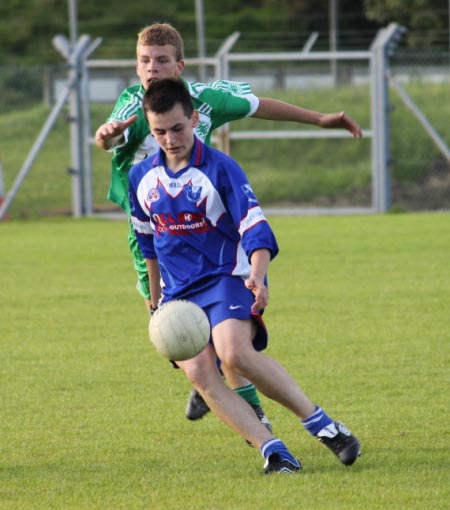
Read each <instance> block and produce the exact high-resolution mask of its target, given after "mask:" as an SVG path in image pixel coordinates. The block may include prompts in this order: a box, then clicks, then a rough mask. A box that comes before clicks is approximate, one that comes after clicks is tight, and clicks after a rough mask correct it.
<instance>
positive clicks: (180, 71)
mask: <svg viewBox="0 0 450 510" xmlns="http://www.w3.org/2000/svg"><path fill="white" fill-rule="evenodd" d="M183 71H184V60H178V61H177V67H176V73H177V76H180V74H183Z"/></svg>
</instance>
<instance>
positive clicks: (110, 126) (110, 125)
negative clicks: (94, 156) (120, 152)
mask: <svg viewBox="0 0 450 510" xmlns="http://www.w3.org/2000/svg"><path fill="white" fill-rule="evenodd" d="M137 118H138V116H137V115H132V116H131V117H129V118H128V119H127V120H124V121H120V120H113V121H112V122H106V124H102V125H101V126H100V127H99V128H98V129H97V131H96V132H95V145H97V147H99V148H100V149H104V150H108V149H110V148H111V147H112V146H113V145H114V144H115V143H117V141H118V139H120V137H121V136H122V135H123V133H124V131H125V130H126V129H127V127H128V126H130V125H131V124H133V122H135V121H136V119H137Z"/></svg>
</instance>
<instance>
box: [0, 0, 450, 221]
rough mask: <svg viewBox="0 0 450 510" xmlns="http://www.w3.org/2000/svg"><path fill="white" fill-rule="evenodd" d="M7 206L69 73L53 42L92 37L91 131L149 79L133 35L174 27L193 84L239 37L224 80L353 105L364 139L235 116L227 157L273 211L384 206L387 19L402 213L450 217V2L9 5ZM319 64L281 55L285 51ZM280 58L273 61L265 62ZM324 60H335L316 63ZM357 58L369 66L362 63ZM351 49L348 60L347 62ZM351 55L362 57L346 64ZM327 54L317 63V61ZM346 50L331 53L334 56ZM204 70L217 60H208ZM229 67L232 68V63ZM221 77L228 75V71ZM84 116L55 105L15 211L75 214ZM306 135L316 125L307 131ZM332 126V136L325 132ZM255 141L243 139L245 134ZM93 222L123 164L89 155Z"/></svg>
mask: <svg viewBox="0 0 450 510" xmlns="http://www.w3.org/2000/svg"><path fill="white" fill-rule="evenodd" d="M0 19H1V20H2V23H1V26H0V133H1V136H0V140H1V141H0V201H1V200H4V197H5V195H6V194H7V192H8V190H9V189H10V188H11V186H13V184H14V183H15V182H17V178H18V175H19V173H20V171H21V169H23V167H24V163H26V160H27V157H28V158H29V156H30V150H32V147H33V144H35V142H36V139H37V138H38V136H39V134H40V132H41V130H42V128H43V126H44V124H45V122H46V121H47V120H48V118H49V115H51V113H52V111H54V108H55V103H56V102H57V100H58V97H60V94H61V91H62V90H63V88H64V86H65V84H66V83H67V80H68V76H69V75H70V72H71V70H72V71H73V69H71V67H70V65H69V59H68V58H64V56H63V55H62V53H61V51H60V50H57V49H56V47H55V44H54V43H53V40H54V37H55V36H62V37H63V38H64V39H65V40H66V41H67V42H68V44H69V53H70V48H73V46H74V45H75V44H76V43H77V41H78V40H79V39H80V37H83V36H89V40H90V41H91V42H92V47H91V49H92V53H91V54H90V55H89V57H88V59H87V63H88V64H89V65H88V67H89V74H88V85H87V88H86V89H85V95H86V96H87V103H88V106H87V108H88V109H87V111H85V115H86V118H87V120H88V122H89V126H90V128H89V130H88V131H90V132H87V133H85V135H86V137H87V138H89V137H92V133H93V132H94V131H95V129H96V127H97V126H98V125H99V124H101V123H103V122H104V121H105V120H106V118H107V117H108V114H109V112H110V111H111V110H112V108H113V105H114V102H115V99H116V98H117V97H118V95H119V94H120V92H121V91H122V89H123V88H125V87H126V86H129V85H131V84H134V83H137V77H136V73H135V69H134V61H133V59H134V57H135V47H136V35H137V33H138V32H139V31H140V29H141V28H142V27H143V26H145V25H147V24H150V23H153V22H163V21H164V22H170V23H172V24H173V25H174V26H175V27H176V28H177V29H178V30H179V31H180V33H181V35H182V36H183V39H184V42H185V57H186V60H187V62H188V65H187V69H186V74H185V75H186V77H187V78H188V79H189V80H195V81H196V80H199V81H210V80H213V79H215V78H217V77H218V74H217V69H216V68H215V67H214V66H211V65H203V64H199V62H200V61H201V59H204V58H205V57H214V56H217V54H218V52H220V51H221V49H223V46H224V44H226V43H227V42H229V43H230V48H229V55H230V56H233V55H234V56H237V55H243V54H245V55H248V54H250V55H254V58H249V59H246V60H238V59H236V60H232V59H231V60H229V61H228V62H227V68H226V76H225V77H226V78H229V79H231V80H237V81H239V80H243V81H247V82H249V83H250V84H251V86H252V88H253V90H254V92H255V93H256V94H257V95H259V96H267V97H274V98H279V99H282V100H285V101H288V102H290V103H293V104H297V105H300V106H302V107H305V108H309V109H313V110H318V111H323V112H334V111H340V110H345V111H346V112H347V113H348V114H349V115H350V116H351V117H353V118H354V119H355V120H357V122H358V123H359V124H360V125H361V127H362V128H363V129H364V131H365V134H367V136H366V137H365V138H364V139H363V140H353V139H350V138H349V137H332V135H330V136H331V138H324V137H323V136H319V135H314V133H313V134H312V136H302V135H301V134H300V135H298V134H297V135H295V136H292V137H290V136H289V135H287V136H283V135H282V134H280V135H279V136H274V137H273V138H272V139H268V138H263V139H259V138H257V137H256V136H255V137H254V138H250V139H249V138H248V136H247V137H246V136H245V133H247V134H248V132H250V131H255V132H261V131H276V130H278V131H279V130H283V131H287V130H292V129H294V128H295V129H296V130H298V129H301V128H302V126H297V125H295V126H293V125H292V124H291V125H288V124H287V125H282V123H270V122H267V121H258V120H256V119H246V120H245V121H239V122H236V123H234V124H233V125H232V126H231V127H230V130H231V133H232V136H231V137H229V139H228V144H227V150H229V152H230V153H231V155H232V156H233V157H234V158H236V159H237V160H238V161H239V162H240V164H241V166H242V167H243V168H244V170H245V171H246V172H247V174H248V175H249V177H250V180H251V182H252V183H253V185H254V189H255V191H256V193H257V195H258V196H259V198H260V200H261V202H262V203H263V204H264V205H266V206H271V207H282V208H292V207H295V208H303V209H304V210H306V211H319V210H321V209H326V210H327V211H329V210H330V209H331V211H332V210H333V209H335V210H336V211H338V210H342V208H344V209H345V210H349V208H350V209H351V208H355V210H358V208H362V209H364V208H369V209H370V208H371V207H372V205H373V187H374V182H373V181H374V175H373V168H372V166H373V150H374V149H373V146H372V137H371V130H372V126H373V118H372V117H373V115H374V110H373V105H372V100H373V94H374V90H373V88H374V82H373V68H372V67H371V66H373V62H372V61H371V58H372V55H373V53H371V52H373V46H374V42H375V41H376V40H377V37H380V33H381V32H380V31H382V30H383V27H386V26H389V24H390V23H393V22H394V23H396V24H398V25H399V26H401V27H404V28H405V29H407V31H405V32H404V33H403V32H402V33H401V35H399V36H398V37H397V39H396V40H395V41H394V44H393V45H391V46H390V47H388V48H386V52H387V56H386V58H387V60H388V62H389V69H388V71H389V76H390V78H391V79H390V81H389V80H386V86H387V94H388V95H387V98H388V110H389V112H388V118H389V123H388V125H387V126H386V135H387V136H388V141H389V154H388V158H389V161H388V165H389V173H390V179H389V182H388V186H389V193H390V195H391V196H390V201H389V207H388V209H389V210H392V211H409V210H448V209H449V206H450V164H449V160H448V146H449V145H450V132H449V130H448V129H447V123H448V119H449V118H450V52H449V48H450V35H449V21H450V1H448V0H428V1H427V2H423V1H422V0H410V1H408V2H398V1H397V0H370V1H369V0H366V1H362V0H361V1H350V0H289V1H288V0H278V1H274V0H273V1H272V0H249V1H247V2H245V5H242V2H241V1H240V0H239V1H234V0H227V1H226V2H216V1H213V0H204V1H199V0H196V1H195V0H177V1H176V2H167V1H158V0H155V1H152V2H145V1H144V2H143V1H142V0H141V1H137V0H128V1H127V2H126V3H124V2H119V1H117V0H109V1H108V2H106V1H104V0H98V1H96V2H82V1H79V2H77V1H75V0H69V1H67V2H62V1H61V0H59V1H56V0H54V1H51V0H27V1H23V2H18V1H16V0H2V2H1V3H0ZM299 52H303V53H307V54H308V55H309V57H308V58H305V59H295V58H292V59H290V58H283V59H281V58H277V57H276V55H281V54H284V53H292V54H297V53H299ZM262 53H264V54H267V55H269V56H270V55H271V54H272V55H274V58H273V59H270V58H267V59H263V58H261V57H260V55H261V54H262ZM325 53H327V54H328V56H327V57H326V58H319V57H321V56H323V54H325ZM358 54H359V57H357V55H358ZM337 55H341V56H342V58H334V57H336V56H337ZM344 55H347V56H349V58H344V57H343V56H344ZM314 56H317V58H314ZM333 56H334V57H333ZM203 61H204V60H203ZM222 71H224V70H223V69H222ZM219 77H224V76H223V72H222V74H221V76H219ZM73 121H74V119H73V110H71V107H70V105H69V104H65V105H64V107H63V108H62V109H61V111H60V112H58V115H57V118H55V121H54V125H53V126H52V129H51V130H49V132H48V133H47V134H46V136H45V140H44V141H43V143H42V146H41V147H39V150H38V151H36V154H33V162H32V164H30V165H29V169H27V172H26V177H25V176H24V179H23V182H21V183H20V189H18V190H17V193H16V195H15V197H14V200H13V202H12V203H11V206H10V207H9V209H8V217H9V218H29V217H41V216H48V215H59V214H73V208H74V205H73V204H74V189H73V185H74V181H73V179H74V175H76V172H77V169H74V161H73ZM304 129H305V130H311V128H310V127H308V126H304ZM317 131H320V130H317ZM239 132H242V136H239V134H238V133H239ZM88 156H89V158H90V159H91V165H92V168H91V170H90V172H91V174H92V175H91V178H92V197H91V198H90V200H91V201H92V211H89V212H92V213H95V214H97V213H98V214H100V213H104V212H110V211H113V212H114V211H115V208H114V206H113V204H111V203H109V202H108V201H107V200H106V193H107V190H108V185H109V177H110V155H109V154H107V153H103V152H101V151H99V150H98V149H97V148H96V147H95V146H92V144H91V148H90V149H89V154H88Z"/></svg>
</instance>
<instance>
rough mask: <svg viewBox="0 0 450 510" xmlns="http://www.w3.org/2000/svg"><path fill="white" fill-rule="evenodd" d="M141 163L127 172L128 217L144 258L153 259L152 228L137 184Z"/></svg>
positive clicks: (154, 255)
mask: <svg viewBox="0 0 450 510" xmlns="http://www.w3.org/2000/svg"><path fill="white" fill-rule="evenodd" d="M141 167H142V165H136V166H134V167H133V168H132V169H131V170H130V173H129V176H128V177H129V197H130V218H131V223H132V225H133V228H134V231H135V232H136V238H137V240H138V243H139V248H140V249H141V252H142V254H143V255H144V257H145V258H146V259H155V258H156V253H155V249H154V246H153V230H152V226H151V223H150V216H149V212H148V209H147V207H146V206H145V197H143V196H142V188H141V187H140V186H139V184H140V182H141V180H142V178H141V177H142V168H141Z"/></svg>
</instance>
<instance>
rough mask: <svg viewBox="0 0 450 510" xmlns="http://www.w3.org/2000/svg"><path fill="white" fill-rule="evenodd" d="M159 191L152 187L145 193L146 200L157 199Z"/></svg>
mask: <svg viewBox="0 0 450 510" xmlns="http://www.w3.org/2000/svg"><path fill="white" fill-rule="evenodd" d="M159 197H160V195H159V191H158V190H157V189H156V188H152V189H151V190H150V191H149V192H148V195H147V201H148V202H156V200H159Z"/></svg>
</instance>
